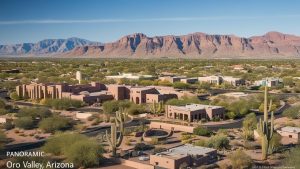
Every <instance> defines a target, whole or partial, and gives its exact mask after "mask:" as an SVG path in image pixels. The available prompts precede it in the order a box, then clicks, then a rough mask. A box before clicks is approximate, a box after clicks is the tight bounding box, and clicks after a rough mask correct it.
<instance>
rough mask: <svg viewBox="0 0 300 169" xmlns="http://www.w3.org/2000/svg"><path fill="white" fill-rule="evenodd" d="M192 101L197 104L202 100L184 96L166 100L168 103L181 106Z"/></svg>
mask: <svg viewBox="0 0 300 169" xmlns="http://www.w3.org/2000/svg"><path fill="white" fill-rule="evenodd" d="M191 103H195V104H197V103H200V100H199V99H198V98H197V97H182V98H181V99H169V100H168V101H167V102H166V105H175V106H180V105H186V104H191Z"/></svg>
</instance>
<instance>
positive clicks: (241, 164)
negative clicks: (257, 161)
mask: <svg viewBox="0 0 300 169" xmlns="http://www.w3.org/2000/svg"><path fill="white" fill-rule="evenodd" d="M229 160H230V162H231V165H232V168H233V169H240V168H245V169H246V168H251V166H252V159H251V157H250V156H248V155H247V154H246V153H245V152H244V151H242V150H237V151H235V152H233V153H232V154H230V155H229Z"/></svg>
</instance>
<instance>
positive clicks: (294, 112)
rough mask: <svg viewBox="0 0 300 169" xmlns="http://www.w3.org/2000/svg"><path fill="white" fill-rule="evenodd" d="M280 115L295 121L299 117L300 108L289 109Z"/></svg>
mask: <svg viewBox="0 0 300 169" xmlns="http://www.w3.org/2000/svg"><path fill="white" fill-rule="evenodd" d="M282 115H283V116H285V117H288V118H290V119H297V118H299V117H300V106H292V107H289V108H288V109H286V110H284V111H283V113H282Z"/></svg>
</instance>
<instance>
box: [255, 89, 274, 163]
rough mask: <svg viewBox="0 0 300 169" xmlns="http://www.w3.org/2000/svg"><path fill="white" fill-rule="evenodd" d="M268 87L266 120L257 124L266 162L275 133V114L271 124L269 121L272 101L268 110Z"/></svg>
mask: <svg viewBox="0 0 300 169" xmlns="http://www.w3.org/2000/svg"><path fill="white" fill-rule="evenodd" d="M267 99H268V87H267V86H265V96H264V119H263V121H262V119H261V118H260V119H259V122H258V124H257V132H258V134H259V136H260V138H261V148H262V157H261V158H262V160H266V159H267V156H268V149H269V146H270V141H271V139H272V137H273V132H274V113H273V111H272V112H271V122H270V123H269V121H268V113H269V112H270V111H271V108H272V100H270V105H269V110H268V105H267V104H268V100H267Z"/></svg>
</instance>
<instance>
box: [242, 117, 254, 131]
mask: <svg viewBox="0 0 300 169" xmlns="http://www.w3.org/2000/svg"><path fill="white" fill-rule="evenodd" d="M256 125H257V119H256V115H255V113H250V114H247V115H246V117H245V119H244V121H243V128H245V129H248V130H255V129H256Z"/></svg>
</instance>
